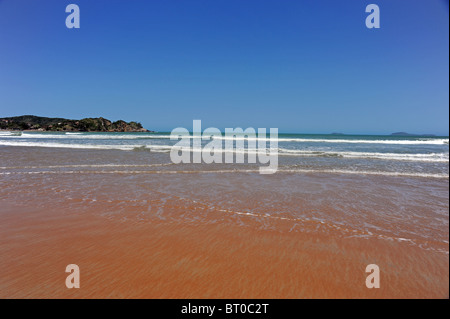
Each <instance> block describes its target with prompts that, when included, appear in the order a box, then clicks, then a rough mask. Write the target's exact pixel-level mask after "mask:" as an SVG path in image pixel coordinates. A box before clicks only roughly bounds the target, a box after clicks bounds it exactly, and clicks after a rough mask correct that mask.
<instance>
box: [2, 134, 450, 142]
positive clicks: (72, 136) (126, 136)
mask: <svg viewBox="0 0 450 319" xmlns="http://www.w3.org/2000/svg"><path fill="white" fill-rule="evenodd" d="M5 137H8V138H17V139H31V138H39V139H47V138H48V139H86V140H89V139H97V140H103V139H106V140H110V139H113V140H114V139H117V140H134V139H170V137H171V136H170V135H154V134H152V133H147V134H144V133H143V134H124V133H104V134H98V133H97V134H96V133H81V132H66V133H22V135H21V136H12V135H5ZM184 137H185V138H190V139H192V138H194V137H193V136H192V135H187V136H186V135H185V136H184ZM214 139H219V140H236V141H242V140H247V141H251V140H259V139H263V138H258V137H246V136H244V135H243V136H234V137H233V136H221V137H216V136H215V137H214ZM267 140H268V139H267ZM278 142H279V143H280V142H298V143H340V144H349V143H351V144H398V145H426V144H430V145H444V144H447V145H448V144H449V139H448V138H411V139H404V140H403V139H402V140H389V139H386V140H384V139H377V140H369V139H367V140H362V139H333V138H330V139H325V138H322V139H319V138H295V137H293V138H290V137H278Z"/></svg>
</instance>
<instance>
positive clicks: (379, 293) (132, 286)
mask: <svg viewBox="0 0 450 319" xmlns="http://www.w3.org/2000/svg"><path fill="white" fill-rule="evenodd" d="M49 206H51V205H49ZM173 209H175V208H173ZM98 213H99V212H98V211H95V212H90V213H82V214H80V213H78V214H77V213H76V212H67V211H64V208H63V207H59V208H58V207H53V209H52V210H48V209H47V210H46V211H45V212H44V211H43V210H42V209H33V208H25V207H18V206H15V207H13V206H5V204H4V205H3V206H2V210H1V213H0V241H1V245H0V256H1V259H0V297H1V298H347V297H349V298H448V296H449V287H448V282H449V268H448V265H449V260H448V255H446V254H444V253H438V252H433V251H427V250H424V249H421V248H419V247H416V246H412V245H407V244H405V243H398V242H394V241H387V240H380V239H361V238H359V239H357V238H347V239H345V238H342V239H337V238H336V237H333V236H331V235H330V234H328V235H325V234H320V232H318V233H315V234H314V233H313V234H310V233H301V232H290V233H288V232H284V233H280V232H275V231H270V230H258V229H256V228H255V227H248V226H247V227H244V226H238V225H234V224H233V223H215V224H204V223H200V224H198V225H193V224H183V223H178V222H165V221H155V220H152V221H138V220H128V221H121V220H120V219H107V218H105V217H102V216H100V215H99V214H98ZM130 213H132V212H130ZM280 223H282V221H280ZM373 263H374V264H377V265H378V266H379V267H380V270H381V288H380V289H368V288H366V286H365V279H366V276H367V274H366V273H365V267H366V265H368V264H373ZM68 264H77V265H78V266H79V267H80V272H81V288H80V289H67V288H66V286H65V279H66V276H67V275H68V274H66V273H65V267H66V265H68Z"/></svg>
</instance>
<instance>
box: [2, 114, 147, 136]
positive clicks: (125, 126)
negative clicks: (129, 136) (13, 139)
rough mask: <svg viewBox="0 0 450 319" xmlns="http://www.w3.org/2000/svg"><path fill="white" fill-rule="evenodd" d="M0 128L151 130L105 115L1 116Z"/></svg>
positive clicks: (86, 130)
mask: <svg viewBox="0 0 450 319" xmlns="http://www.w3.org/2000/svg"><path fill="white" fill-rule="evenodd" d="M0 129H1V130H11V131H17V130H19V131H52V132H55V131H56V132H151V131H149V130H147V129H145V128H143V127H142V125H141V123H138V122H125V121H122V120H118V121H115V122H112V121H110V120H108V119H105V118H103V117H98V118H84V119H81V120H69V119H64V118H50V117H42V116H34V115H22V116H14V117H3V118H0Z"/></svg>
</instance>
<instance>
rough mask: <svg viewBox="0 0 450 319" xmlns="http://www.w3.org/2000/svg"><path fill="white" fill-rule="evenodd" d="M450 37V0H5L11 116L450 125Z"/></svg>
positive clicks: (312, 126) (160, 126)
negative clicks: (373, 25)
mask: <svg viewBox="0 0 450 319" xmlns="http://www.w3.org/2000/svg"><path fill="white" fill-rule="evenodd" d="M70 3H74V4H77V5H78V6H79V8H80V28H79V29H68V28H67V27H66V25H65V20H66V17H67V15H68V13H66V12H65V8H66V6H67V5H68V4H70ZM370 3H375V4H377V5H378V6H379V8H380V28H379V29H368V28H367V27H366V24H365V20H366V17H367V15H368V14H369V13H366V12H365V8H366V6H367V5H368V4H370ZM448 39H449V7H448V0H410V1H404V0H383V1H381V0H370V1H361V0H342V1H336V0H315V1H312V0H302V1H300V0H282V1H280V0H270V1H269V0H245V1H243V0H237V1H236V0H204V1H198V0H151V1H149V0H134V1H129V0H128V1H127V0H70V1H65V0H39V1H36V0H28V1H27V0H0V117H6V116H17V115H26V114H27V115H28V114H32V115H39V116H47V117H65V118H71V119H80V118H85V117H99V116H102V117H105V118H108V119H110V120H119V119H123V120H126V121H139V122H141V123H142V124H143V125H144V127H146V128H148V129H151V130H158V131H171V130H172V129H174V128H175V127H180V126H181V127H186V128H188V129H191V128H192V121H193V120H195V119H200V120H202V125H203V128H206V127H209V126H213V127H217V128H219V129H221V130H224V128H226V127H238V126H239V127H243V128H247V127H254V128H259V127H261V128H271V127H276V128H278V129H279V131H280V132H297V133H331V132H342V133H347V134H390V133H392V132H398V131H405V132H409V133H418V134H421V133H425V134H427V133H431V134H437V135H448V132H449V42H448V41H449V40H448Z"/></svg>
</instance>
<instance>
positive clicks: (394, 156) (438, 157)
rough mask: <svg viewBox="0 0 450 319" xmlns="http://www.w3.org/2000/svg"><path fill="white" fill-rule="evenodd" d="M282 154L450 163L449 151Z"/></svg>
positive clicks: (285, 152)
mask: <svg viewBox="0 0 450 319" xmlns="http://www.w3.org/2000/svg"><path fill="white" fill-rule="evenodd" d="M278 151H279V155H281V156H283V155H284V156H300V157H302V156H304V157H341V158H355V159H358V158H359V159H382V160H395V161H415V162H437V163H448V162H449V154H448V153H429V154H404V153H379V152H350V151H342V152H333V151H330V152H325V151H303V150H290V149H284V148H279V149H278Z"/></svg>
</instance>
